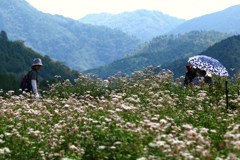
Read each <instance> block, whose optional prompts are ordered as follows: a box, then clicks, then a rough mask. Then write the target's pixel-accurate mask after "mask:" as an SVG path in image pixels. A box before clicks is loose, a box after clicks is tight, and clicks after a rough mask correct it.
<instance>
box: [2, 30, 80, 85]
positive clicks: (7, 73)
mask: <svg viewBox="0 0 240 160" xmlns="http://www.w3.org/2000/svg"><path fill="white" fill-rule="evenodd" d="M34 58H41V59H42V62H43V67H42V68H41V70H40V72H39V78H40V80H41V79H44V80H45V81H46V80H49V81H50V80H53V79H54V76H55V75H59V76H61V77H62V78H63V79H73V78H76V77H75V76H77V75H78V73H77V72H76V71H72V70H70V69H69V68H68V67H66V66H65V65H63V64H62V63H60V62H57V61H53V60H51V59H50V57H49V56H42V55H40V54H39V53H37V52H35V51H33V50H32V49H31V48H27V47H25V45H24V43H23V42H22V41H9V40H8V37H7V34H6V32H4V31H2V32H1V33H0V64H1V65H0V89H4V90H18V89H19V84H20V79H21V78H22V76H23V75H24V74H26V73H27V72H28V71H29V70H31V64H32V60H33V59H34Z"/></svg>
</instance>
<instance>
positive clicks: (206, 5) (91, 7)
mask: <svg viewBox="0 0 240 160" xmlns="http://www.w3.org/2000/svg"><path fill="white" fill-rule="evenodd" d="M26 1H27V2H29V3H30V4H31V5H32V6H33V7H35V8H36V9H38V10H40V11H42V12H45V13H50V14H59V15H63V16H64V17H69V18H72V19H76V20H77V19H80V18H82V17H84V16H86V15H87V14H96V13H103V12H105V13H112V14H118V13H121V12H126V11H128V12H130V11H135V10H138V9H147V10H157V11H160V12H162V13H164V14H167V15H170V16H174V17H177V18H182V19H186V20H189V19H192V18H195V17H199V16H202V15H205V14H210V13H214V12H217V11H221V10H224V9H226V8H228V7H230V6H234V5H238V4H240V0H26Z"/></svg>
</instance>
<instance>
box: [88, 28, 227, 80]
mask: <svg viewBox="0 0 240 160" xmlns="http://www.w3.org/2000/svg"><path fill="white" fill-rule="evenodd" d="M229 36H231V34H224V33H219V32H207V31H194V32H189V33H186V34H180V35H177V36H173V35H170V36H159V37H156V38H155V39H153V40H152V41H151V42H150V43H149V44H148V45H147V46H146V47H145V48H144V49H143V50H141V51H139V52H138V53H137V54H136V55H133V56H129V57H126V58H124V59H121V60H117V61H114V62H113V63H110V64H109V65H106V66H104V67H100V68H97V69H92V70H88V71H86V72H85V73H93V74H97V75H99V76H100V77H102V78H107V77H108V76H110V75H113V74H115V73H117V72H119V71H121V72H123V73H131V72H133V71H137V70H142V69H143V68H144V67H146V66H149V65H153V66H157V65H162V64H164V63H171V62H173V61H174V60H177V59H180V58H183V57H189V56H192V55H196V54H199V53H200V52H202V51H203V50H205V49H207V48H208V47H210V46H211V45H213V44H214V43H216V42H218V41H221V40H223V39H225V38H227V37H229Z"/></svg>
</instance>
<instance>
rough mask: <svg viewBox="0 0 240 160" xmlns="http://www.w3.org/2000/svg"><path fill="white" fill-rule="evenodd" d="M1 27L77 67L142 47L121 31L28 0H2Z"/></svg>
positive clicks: (84, 66)
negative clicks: (35, 5) (56, 12)
mask: <svg viewBox="0 0 240 160" xmlns="http://www.w3.org/2000/svg"><path fill="white" fill-rule="evenodd" d="M0 29H1V30H4V31H6V32H7V33H8V36H9V39H11V40H23V41H24V42H25V44H26V45H27V46H29V47H31V48H33V49H34V50H36V51H38V52H40V53H42V54H44V55H45V54H46V55H49V56H50V57H52V58H53V59H56V60H59V61H61V62H64V63H65V64H66V65H68V66H70V67H71V68H74V69H77V70H85V69H90V68H93V67H97V66H101V65H105V64H107V63H110V62H112V61H114V60H116V59H119V58H122V57H124V55H126V54H127V53H129V52H132V51H134V50H135V49H136V48H138V47H139V46H138V45H139V43H140V41H139V40H137V39H136V38H133V37H131V36H129V35H127V34H125V33H123V32H121V31H117V30H113V29H110V28H106V27H99V26H93V25H87V24H83V23H80V22H79V21H76V20H73V19H70V18H65V17H62V16H59V15H51V14H46V13H43V12H40V11H38V10H36V9H35V8H33V7H32V6H31V5H30V4H28V3H27V2H26V1H25V0H1V3H0Z"/></svg>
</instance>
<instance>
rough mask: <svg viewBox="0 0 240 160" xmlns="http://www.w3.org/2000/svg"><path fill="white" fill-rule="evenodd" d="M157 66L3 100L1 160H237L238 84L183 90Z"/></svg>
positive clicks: (0, 105) (220, 81)
mask: <svg viewBox="0 0 240 160" xmlns="http://www.w3.org/2000/svg"><path fill="white" fill-rule="evenodd" d="M153 70H154V68H148V69H146V70H145V71H143V72H134V73H133V74H132V75H131V77H128V76H118V75H116V76H113V77H110V78H109V79H108V80H105V81H103V80H100V79H97V78H95V77H94V76H87V75H81V76H80V77H79V79H76V80H75V83H74V84H71V83H70V82H69V81H64V82H59V83H57V84H54V85H51V86H50V89H49V90H48V91H45V92H44V93H43V94H42V95H43V98H42V99H33V98H30V97H29V96H27V95H14V93H12V92H8V93H7V95H3V94H2V96H1V97H0V159H17V160H19V159H21V160H24V159H27V160H30V159H34V160H38V159H39V160H41V159H42V160H44V159H65V160H66V159H68V160H70V159H71V160H83V159H87V160H89V159H111V160H114V159H116V160H118V159H119V160H123V159H124V160H127V159H131V160H132V159H138V160H159V159H189V160H191V159H204V160H205V159H216V160H221V159H229V160H232V159H240V116H239V111H240V97H239V96H238V81H237V80H234V81H233V80H230V81H229V109H228V111H226V102H225V88H224V81H225V80H224V79H220V78H219V77H214V86H213V87H209V86H207V85H205V84H202V85H199V86H190V87H187V88H186V87H183V85H182V80H183V79H182V78H179V79H176V80H174V81H173V78H172V77H173V74H172V73H171V72H170V71H161V72H160V73H158V74H153V72H152V71H153Z"/></svg>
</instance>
